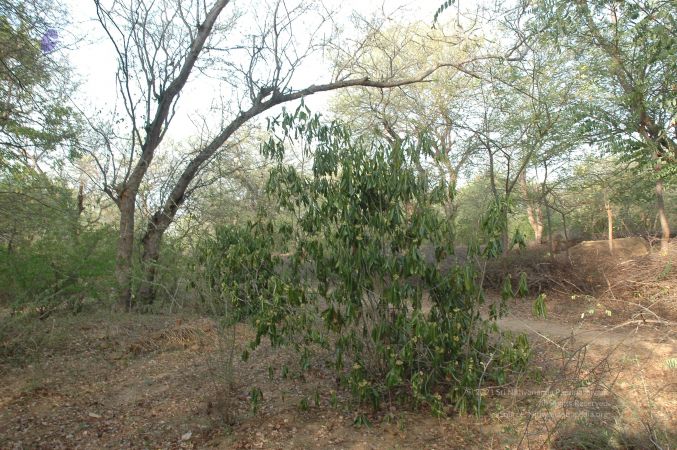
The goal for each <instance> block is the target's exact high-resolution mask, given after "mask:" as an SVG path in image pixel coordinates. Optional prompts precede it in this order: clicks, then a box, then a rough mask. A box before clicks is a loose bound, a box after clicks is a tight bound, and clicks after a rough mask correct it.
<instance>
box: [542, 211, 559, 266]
mask: <svg viewBox="0 0 677 450" xmlns="http://www.w3.org/2000/svg"><path fill="white" fill-rule="evenodd" d="M545 216H546V219H547V223H548V247H550V257H551V258H552V257H554V256H555V252H556V251H557V247H556V246H555V241H554V240H553V238H552V220H551V217H550V208H549V207H548V204H547V203H546V205H545Z"/></svg>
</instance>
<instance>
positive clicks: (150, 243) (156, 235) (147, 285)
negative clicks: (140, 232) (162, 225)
mask: <svg viewBox="0 0 677 450" xmlns="http://www.w3.org/2000/svg"><path fill="white" fill-rule="evenodd" d="M163 234H164V230H160V229H159V228H152V229H150V227H149V229H148V230H147V231H146V234H145V235H144V237H143V240H142V241H141V243H142V245H143V252H142V254H141V267H142V268H143V279H142V280H141V285H140V286H139V292H138V298H139V303H141V304H143V305H150V304H152V303H153V301H154V300H155V294H156V289H155V287H156V282H155V277H156V275H157V263H158V260H159V259H160V244H161V243H162V235H163Z"/></svg>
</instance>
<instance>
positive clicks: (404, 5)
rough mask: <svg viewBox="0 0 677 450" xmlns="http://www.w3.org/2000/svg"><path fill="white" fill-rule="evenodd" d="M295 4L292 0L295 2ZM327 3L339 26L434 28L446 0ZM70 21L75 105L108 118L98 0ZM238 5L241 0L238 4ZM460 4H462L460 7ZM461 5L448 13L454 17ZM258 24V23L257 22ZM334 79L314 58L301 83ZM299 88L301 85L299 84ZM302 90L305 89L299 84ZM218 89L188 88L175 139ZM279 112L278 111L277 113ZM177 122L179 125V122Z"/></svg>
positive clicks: (70, 1)
mask: <svg viewBox="0 0 677 450" xmlns="http://www.w3.org/2000/svg"><path fill="white" fill-rule="evenodd" d="M291 1H293V0H291ZM458 1H459V2H461V3H460V5H461V7H462V8H469V7H473V6H474V4H475V0H458ZM325 3H326V5H327V6H328V7H329V8H331V9H334V8H336V9H337V10H338V19H337V21H338V22H339V23H344V22H345V23H346V24H347V23H349V16H350V14H351V13H352V12H353V11H355V12H357V13H359V14H361V15H364V16H367V17H369V16H371V15H373V14H376V15H380V14H383V15H385V16H387V17H391V18H392V19H393V20H404V21H412V22H413V21H416V20H421V21H424V22H430V23H431V25H432V20H433V16H434V14H435V11H436V10H437V8H438V7H439V6H440V4H441V3H443V2H442V0H419V1H412V0H390V1H388V0H386V1H384V2H379V1H377V2H374V1H365V0H343V1H336V0H327V1H326V2H325ZM65 4H66V7H67V8H68V10H69V15H70V17H71V25H70V29H69V33H70V34H71V35H72V38H73V39H74V40H77V44H75V45H73V46H71V49H70V50H68V52H67V58H68V60H69V62H70V64H71V66H72V67H73V68H74V74H75V77H76V80H78V81H79V82H80V87H79V89H78V90H77V94H76V95H77V97H75V98H74V101H75V102H76V104H77V105H78V107H79V108H81V109H82V110H83V111H85V112H86V113H87V114H90V115H91V114H94V115H96V114H107V113H108V112H109V111H111V110H112V109H113V108H114V106H115V105H116V104H117V106H118V108H120V107H121V106H122V104H121V103H120V101H119V99H118V96H117V85H116V81H115V73H116V67H117V61H116V58H115V54H114V51H113V48H112V46H111V44H110V42H109V41H108V39H107V38H106V36H105V35H104V34H103V30H102V29H101V27H100V25H99V24H98V22H97V21H96V20H95V17H96V12H95V8H94V2H93V0H65ZM234 4H236V5H237V4H242V2H238V1H237V0H235V1H234ZM457 5H458V4H457ZM455 8H456V6H454V7H452V11H448V13H449V14H454V11H455ZM252 25H254V24H252ZM329 76H330V68H329V65H328V64H327V63H326V62H324V61H322V60H321V59H315V60H313V62H312V64H310V65H307V66H306V67H304V71H303V77H302V78H303V79H302V84H304V85H308V84H314V83H322V82H328V81H330V79H329ZM295 87H296V86H295ZM298 87H302V86H300V85H298ZM213 89H215V87H214V85H213V84H211V85H210V84H209V83H203V82H200V80H195V79H193V80H192V81H191V84H190V85H189V86H187V94H188V95H184V96H183V98H182V99H181V103H180V109H179V111H178V112H177V116H176V118H175V122H174V124H173V126H172V127H171V130H172V132H173V133H170V137H172V138H174V139H175V140H180V139H183V138H187V137H189V136H190V135H191V134H194V133H195V128H194V125H193V123H192V121H191V117H192V116H194V114H195V112H196V111H205V109H206V108H207V107H208V106H209V105H208V102H207V101H206V100H205V99H206V98H209V97H210V96H211V95H212V94H213V92H212V90H213ZM331 95H332V94H331V93H327V94H316V95H314V96H312V97H309V98H307V99H306V103H307V104H308V105H309V107H310V108H311V110H313V111H320V112H321V111H323V110H326V109H327V103H328V100H329V98H330V96H331ZM273 113H274V112H273ZM177 122H178V123H177Z"/></svg>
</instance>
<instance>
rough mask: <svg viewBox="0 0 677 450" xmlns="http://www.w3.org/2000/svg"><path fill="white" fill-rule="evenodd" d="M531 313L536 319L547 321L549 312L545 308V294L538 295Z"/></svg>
mask: <svg viewBox="0 0 677 450" xmlns="http://www.w3.org/2000/svg"><path fill="white" fill-rule="evenodd" d="M531 313H532V314H533V315H534V316H535V317H542V318H543V319H547V317H548V312H547V308H546V306H545V294H538V297H536V300H534V304H533V305H532V307H531Z"/></svg>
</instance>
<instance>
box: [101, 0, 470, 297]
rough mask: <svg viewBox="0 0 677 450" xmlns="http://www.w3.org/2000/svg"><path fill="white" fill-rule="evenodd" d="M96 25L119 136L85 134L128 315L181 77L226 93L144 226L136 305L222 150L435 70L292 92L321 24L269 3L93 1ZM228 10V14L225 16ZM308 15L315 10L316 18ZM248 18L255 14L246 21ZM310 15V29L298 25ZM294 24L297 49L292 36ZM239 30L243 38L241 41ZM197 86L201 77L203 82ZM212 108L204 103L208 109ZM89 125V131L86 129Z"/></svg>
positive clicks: (336, 80) (302, 9) (304, 11)
mask: <svg viewBox="0 0 677 450" xmlns="http://www.w3.org/2000/svg"><path fill="white" fill-rule="evenodd" d="M93 1H94V5H95V6H96V12H97V17H98V21H99V23H100V25H101V27H102V28H103V30H104V31H105V33H106V34H107V36H108V38H109V39H110V41H111V43H112V44H113V47H114V48H115V52H116V54H117V60H118V71H117V82H118V91H119V97H120V98H121V99H122V103H123V105H124V110H123V111H122V112H121V114H119V116H118V117H119V119H118V121H120V122H121V123H122V124H123V125H124V126H123V127H122V131H115V130H119V128H120V127H119V126H118V127H115V126H109V127H102V126H100V125H96V124H94V130H95V132H96V134H97V135H98V138H99V139H98V141H99V143H100V148H97V149H93V150H91V152H90V153H91V154H92V156H93V158H94V159H95V161H96V163H97V167H98V168H99V170H100V172H101V173H102V174H103V176H102V180H101V186H102V188H103V190H104V191H105V192H106V193H107V194H108V195H109V196H110V197H111V198H112V199H113V201H114V202H115V204H116V205H117V206H118V209H119V211H120V230H119V242H118V250H117V267H116V277H117V282H118V286H119V302H120V304H121V305H123V306H124V307H125V308H131V307H132V306H133V302H132V299H133V293H132V262H133V251H134V247H135V235H134V230H135V219H136V211H137V201H138V196H139V189H140V187H141V185H142V183H143V181H144V179H145V177H146V176H147V174H148V171H149V168H150V167H151V165H152V164H153V161H154V159H155V157H156V152H157V151H158V148H159V147H160V145H161V144H162V143H163V140H164V138H165V136H166V135H167V132H168V130H169V129H170V125H171V124H172V121H173V119H174V117H175V113H176V111H177V106H178V104H179V98H180V97H181V94H182V93H184V91H185V90H186V89H185V87H186V85H187V83H188V81H189V78H191V76H193V75H195V74H197V73H203V74H205V75H209V78H208V79H209V80H211V82H212V83H214V82H215V81H214V80H216V84H215V89H217V90H218V91H221V92H226V91H227V92H228V97H229V98H228V99H227V100H226V101H224V102H222V104H221V105H220V107H219V109H218V111H217V112H216V114H214V115H215V116H216V117H218V119H219V122H218V125H217V129H216V130H215V131H214V130H213V128H209V127H207V128H206V131H205V132H204V133H203V136H202V137H201V138H200V139H199V140H198V142H197V144H196V145H195V147H194V148H192V149H191V150H190V152H188V155H187V157H185V158H180V159H184V160H185V162H184V163H183V165H181V166H180V167H177V168H176V170H174V171H172V173H173V174H175V175H172V177H171V182H170V183H169V189H168V190H167V194H166V195H165V196H164V198H163V199H162V202H161V203H160V204H159V206H158V207H157V208H156V209H155V211H154V213H153V214H152V215H151V216H150V218H149V219H148V221H147V223H146V225H145V231H144V233H143V236H142V237H141V240H140V243H141V247H142V254H141V261H142V267H143V272H144V275H143V280H141V284H140V287H139V290H138V293H137V295H138V301H140V302H146V303H148V302H151V301H152V300H153V298H154V295H155V289H154V287H155V283H154V281H155V275H156V274H155V270H156V269H155V268H156V263H157V261H158V258H159V255H160V245H161V242H162V237H163V235H164V233H165V231H166V230H167V229H168V227H169V226H170V225H171V223H172V222H173V221H174V218H175V217H176V215H177V212H178V211H179V209H180V208H181V206H182V205H183V204H184V202H185V201H186V199H187V198H188V197H189V196H190V195H191V194H193V193H194V192H195V189H196V188H198V187H199V185H200V183H195V180H196V179H197V178H198V177H199V175H200V173H201V172H202V171H203V170H204V169H205V167H206V166H207V165H208V164H209V163H210V161H211V160H212V158H214V156H215V155H217V154H218V153H219V152H221V151H222V150H223V149H224V148H227V147H228V145H229V143H230V142H231V141H232V140H233V139H234V138H235V136H236V133H238V131H239V130H240V129H241V128H242V127H243V126H244V125H245V124H247V123H248V122H249V121H250V120H251V119H253V118H255V117H257V116H259V115H260V114H262V113H264V112H265V111H268V110H270V109H271V108H273V107H275V106H277V105H280V104H283V103H286V102H290V101H294V100H298V99H301V98H303V97H306V96H308V95H312V94H315V93H318V92H325V91H331V90H335V89H341V88H346V87H350V86H368V87H377V88H382V89H385V88H391V87H395V86H402V85H407V84H413V83H417V82H420V81H422V80H425V79H427V78H428V77H429V76H430V75H431V74H432V73H434V72H435V71H436V70H437V69H439V68H441V67H449V66H453V67H459V68H460V67H462V66H463V64H464V63H463V62H448V63H446V62H445V63H439V64H436V65H434V66H432V67H430V68H427V69H426V70H423V71H422V72H420V73H417V74H415V75H414V76H409V77H407V78H404V79H402V78H390V79H371V78H370V77H369V76H359V77H354V76H351V74H346V73H343V72H340V71H339V72H337V73H335V74H334V75H333V77H332V79H331V80H330V81H328V82H326V83H322V84H311V85H306V86H305V87H302V88H295V87H294V86H293V83H294V82H295V75H298V74H299V73H300V71H301V68H302V63H303V62H304V61H305V60H306V59H308V58H309V57H310V56H311V55H313V54H315V53H316V51H317V50H318V49H319V48H321V47H322V46H323V45H324V44H325V42H324V41H323V40H321V39H320V38H319V36H320V31H321V30H322V29H323V28H322V26H323V25H324V24H326V23H327V20H328V17H327V16H326V15H322V14H320V13H323V12H326V11H325V10H324V9H322V8H320V7H319V6H318V5H317V4H314V3H311V4H306V3H302V4H300V5H297V6H294V7H291V8H290V7H289V6H288V4H287V2H285V1H282V0H279V1H276V2H273V3H267V2H263V3H261V4H256V5H251V4H250V5H249V7H250V8H251V9H250V10H249V11H248V12H249V13H250V14H255V16H254V17H249V19H247V18H246V15H247V13H248V12H247V11H244V10H238V9H236V8H235V7H233V6H232V5H231V4H232V3H233V2H231V1H229V0H213V2H211V5H208V2H206V1H203V0H192V1H190V2H185V1H179V0H155V1H152V0H128V1H122V0H110V1H109V2H104V0H93ZM227 7H228V8H227ZM316 7H317V8H316ZM252 11H260V12H261V13H260V14H259V13H258V12H254V13H252ZM313 12H315V13H318V14H317V15H315V17H316V19H317V18H318V17H319V19H318V20H315V22H314V23H315V24H316V26H315V27H314V28H313V29H311V30H310V31H308V29H307V28H308V26H309V25H308V24H309V22H308V21H307V20H306V19H307V18H308V17H310V15H311V14H312V13H313ZM302 20H303V21H304V26H305V27H306V29H305V30H304V33H302V37H303V39H299V38H298V37H299V33H297V31H296V30H295V26H297V25H298V26H300V23H301V21H302ZM243 29H244V31H243ZM203 78H207V77H203ZM212 104H214V102H212ZM92 123H94V121H92Z"/></svg>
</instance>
